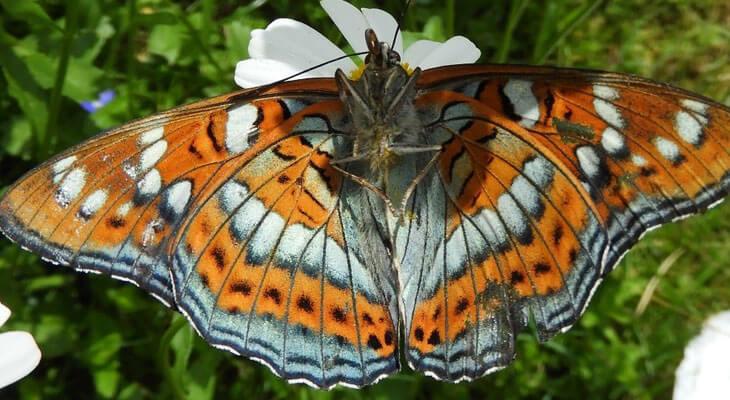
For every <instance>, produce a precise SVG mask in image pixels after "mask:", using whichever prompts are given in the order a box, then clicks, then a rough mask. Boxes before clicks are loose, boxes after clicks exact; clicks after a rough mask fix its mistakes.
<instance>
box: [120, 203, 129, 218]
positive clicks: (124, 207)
mask: <svg viewBox="0 0 730 400" xmlns="http://www.w3.org/2000/svg"><path fill="white" fill-rule="evenodd" d="M131 209H132V203H131V202H126V203H124V204H122V205H121V206H119V209H117V215H118V216H120V217H126V216H127V214H129V210H131Z"/></svg>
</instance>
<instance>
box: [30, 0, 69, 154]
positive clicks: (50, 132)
mask: <svg viewBox="0 0 730 400" xmlns="http://www.w3.org/2000/svg"><path fill="white" fill-rule="evenodd" d="M76 6H77V4H76V2H73V1H72V2H69V3H68V6H67V8H66V24H65V27H64V29H63V39H62V41H61V54H60V57H59V59H58V66H57V67H56V77H55V79H54V81H53V89H51V96H50V98H49V100H48V119H47V120H46V126H45V128H44V130H43V132H38V135H37V143H36V146H37V148H36V150H37V151H36V154H37V156H38V158H39V159H45V158H46V157H47V156H48V155H50V154H51V153H52V152H53V149H54V148H55V146H56V142H57V141H58V138H57V137H56V135H54V133H55V132H56V130H57V128H58V126H57V122H58V116H59V114H60V111H61V100H62V98H63V85H64V83H65V82H66V73H67V72H68V63H69V61H70V60H71V46H72V45H73V42H74V37H75V36H76V24H77V18H78V10H77V8H76Z"/></svg>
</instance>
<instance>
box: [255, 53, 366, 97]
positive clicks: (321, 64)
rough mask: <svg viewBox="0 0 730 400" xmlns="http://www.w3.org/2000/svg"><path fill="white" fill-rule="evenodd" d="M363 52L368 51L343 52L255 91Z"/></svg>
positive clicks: (360, 54)
mask: <svg viewBox="0 0 730 400" xmlns="http://www.w3.org/2000/svg"><path fill="white" fill-rule="evenodd" d="M365 54H368V52H367V51H361V52H359V53H351V54H345V55H342V56H340V57H337V58H333V59H331V60H328V61H325V62H323V63H320V64H317V65H315V66H312V67H309V68H307V69H304V70H302V71H299V72H297V73H296V74H294V75H290V76H287V77H286V78H282V79H279V80H278V81H275V82H271V83H267V84H266V85H262V86H259V87H258V90H257V92H263V91H266V90H268V89H270V88H272V87H273V86H276V85H278V84H280V83H284V82H286V81H288V80H290V79H294V78H296V77H298V76H301V75H304V74H306V73H307V72H311V71H314V70H315V69H318V68H322V67H324V66H325V65H327V64H332V63H333V62H337V61H340V60H344V59H346V58H350V57H355V56H362V55H365Z"/></svg>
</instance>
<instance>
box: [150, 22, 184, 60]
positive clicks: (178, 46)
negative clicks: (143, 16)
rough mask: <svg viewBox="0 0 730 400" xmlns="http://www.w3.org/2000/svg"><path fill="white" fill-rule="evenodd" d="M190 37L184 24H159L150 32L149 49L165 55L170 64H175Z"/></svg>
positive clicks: (151, 51)
mask: <svg viewBox="0 0 730 400" xmlns="http://www.w3.org/2000/svg"><path fill="white" fill-rule="evenodd" d="M189 39H190V35H189V32H188V30H187V29H185V27H184V26H182V25H157V26H155V27H154V28H153V29H152V32H150V37H149V41H148V45H147V49H148V50H149V52H150V53H152V54H156V55H159V56H162V57H164V58H165V60H167V63H168V64H175V63H177V61H178V60H179V58H180V55H181V53H182V51H183V48H184V47H185V46H186V45H187V44H188V42H189Z"/></svg>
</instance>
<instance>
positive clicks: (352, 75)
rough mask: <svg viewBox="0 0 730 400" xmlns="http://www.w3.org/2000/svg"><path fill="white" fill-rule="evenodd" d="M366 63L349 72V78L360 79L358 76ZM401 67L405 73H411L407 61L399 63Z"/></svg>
mask: <svg viewBox="0 0 730 400" xmlns="http://www.w3.org/2000/svg"><path fill="white" fill-rule="evenodd" d="M366 66H367V65H366V64H362V65H359V66H358V67H357V68H356V69H355V70H353V71H352V72H350V80H352V81H357V80H360V77H362V74H363V72H365V67H366ZM400 66H401V68H403V70H405V71H406V74H408V75H411V74H413V68H411V66H410V65H408V63H401V64H400Z"/></svg>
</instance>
